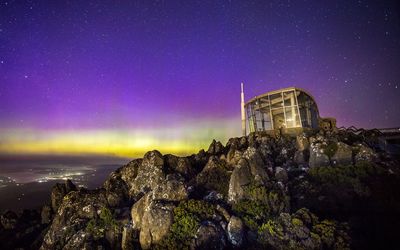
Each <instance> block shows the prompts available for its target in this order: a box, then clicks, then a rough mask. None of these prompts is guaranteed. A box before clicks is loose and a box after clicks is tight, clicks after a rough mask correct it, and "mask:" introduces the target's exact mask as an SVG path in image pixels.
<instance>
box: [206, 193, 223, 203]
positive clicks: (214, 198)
mask: <svg viewBox="0 0 400 250" xmlns="http://www.w3.org/2000/svg"><path fill="white" fill-rule="evenodd" d="M223 199H224V195H223V194H220V193H218V192H216V191H210V192H209V193H208V194H207V195H206V196H204V198H203V200H205V201H210V202H213V201H219V200H223Z"/></svg>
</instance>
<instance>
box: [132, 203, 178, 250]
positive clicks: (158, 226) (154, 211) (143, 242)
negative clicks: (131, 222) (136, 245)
mask: <svg viewBox="0 0 400 250" xmlns="http://www.w3.org/2000/svg"><path fill="white" fill-rule="evenodd" d="M174 207H175V206H174V205H172V204H164V203H161V202H158V201H151V202H150V204H149V206H148V207H147V208H146V209H145V212H144V214H143V218H142V223H141V229H140V233H139V241H140V246H141V247H142V249H150V248H151V246H152V245H153V244H157V243H159V242H160V241H161V240H162V239H163V238H164V237H165V236H166V235H167V234H168V232H169V230H170V227H171V225H172V223H173V209H174Z"/></svg>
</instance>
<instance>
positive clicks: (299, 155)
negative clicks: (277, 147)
mask: <svg viewBox="0 0 400 250" xmlns="http://www.w3.org/2000/svg"><path fill="white" fill-rule="evenodd" d="M293 160H294V162H296V163H297V164H304V163H306V161H307V160H306V156H305V152H304V151H300V150H297V151H296V152H295V154H294V158H293Z"/></svg>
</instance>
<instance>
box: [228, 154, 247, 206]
mask: <svg viewBox="0 0 400 250" xmlns="http://www.w3.org/2000/svg"><path fill="white" fill-rule="evenodd" d="M252 179H253V176H252V174H251V171H250V167H249V164H248V163H247V161H246V160H245V159H241V160H240V161H239V163H238V165H236V166H235V169H234V170H233V172H232V175H231V178H230V180H229V191H228V201H229V202H230V203H236V202H237V201H239V200H241V199H243V198H244V197H245V190H244V187H245V186H247V185H249V184H250V183H251V181H252Z"/></svg>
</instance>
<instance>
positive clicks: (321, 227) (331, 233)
mask: <svg viewBox="0 0 400 250" xmlns="http://www.w3.org/2000/svg"><path fill="white" fill-rule="evenodd" d="M335 230H336V223H335V222H334V221H331V220H323V221H322V222H321V223H319V224H317V225H315V226H313V228H312V231H313V232H314V233H316V234H318V236H319V237H320V239H321V241H322V242H323V243H324V244H325V245H326V246H328V247H331V246H332V244H333V243H334V242H335Z"/></svg>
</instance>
